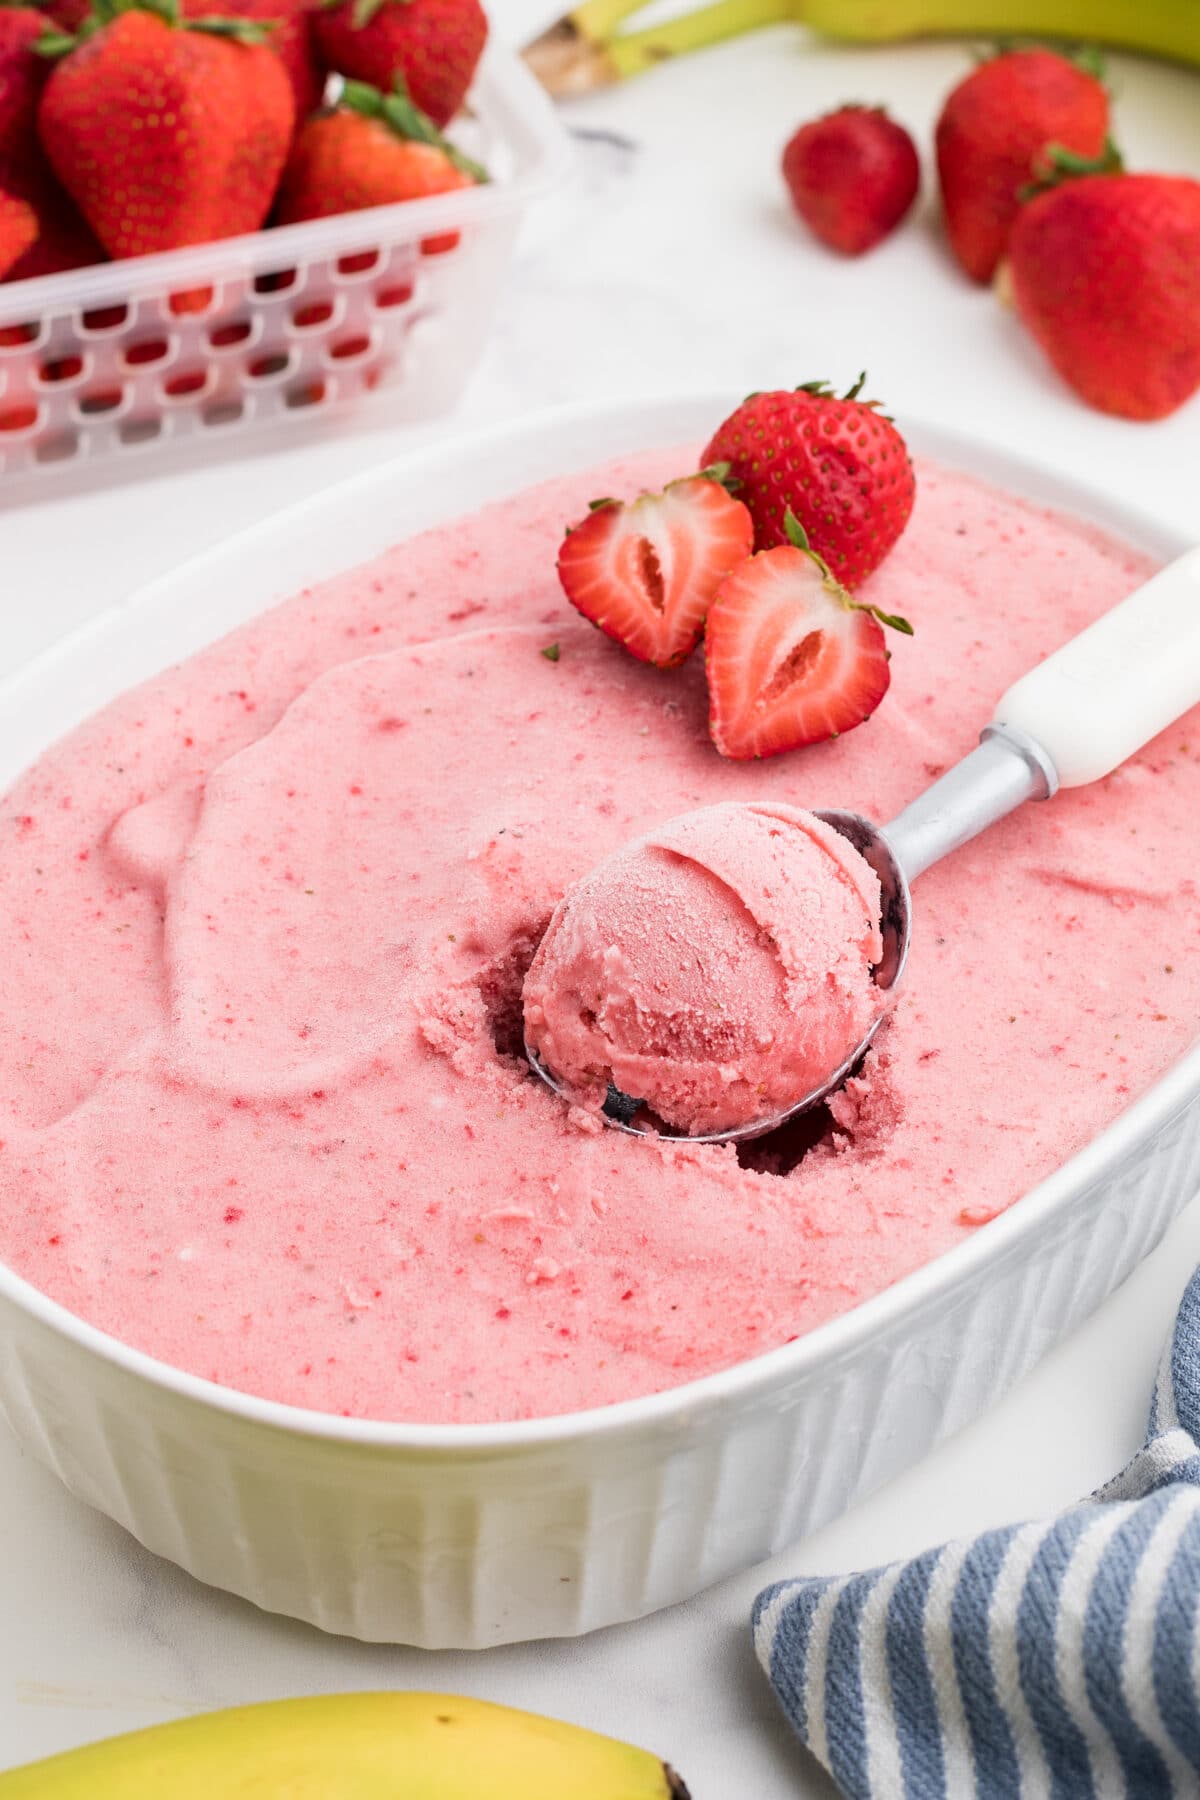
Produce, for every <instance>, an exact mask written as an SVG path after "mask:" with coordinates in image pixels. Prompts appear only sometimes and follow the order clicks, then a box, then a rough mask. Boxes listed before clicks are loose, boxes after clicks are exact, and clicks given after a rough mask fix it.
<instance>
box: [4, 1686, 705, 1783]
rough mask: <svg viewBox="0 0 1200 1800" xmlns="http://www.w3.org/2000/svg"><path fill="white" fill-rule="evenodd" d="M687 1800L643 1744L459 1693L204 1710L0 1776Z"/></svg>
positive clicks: (327, 1698) (332, 1697)
mask: <svg viewBox="0 0 1200 1800" xmlns="http://www.w3.org/2000/svg"><path fill="white" fill-rule="evenodd" d="M483 1796H487V1797H488V1800H507V1797H508V1796H511V1800H567V1797H568V1796H570V1797H571V1800H687V1789H686V1788H685V1787H684V1785H683V1783H682V1781H680V1779H679V1777H678V1776H677V1775H676V1774H674V1772H673V1771H672V1770H671V1769H669V1768H668V1767H667V1766H666V1764H665V1763H662V1762H660V1761H659V1760H658V1758H657V1757H654V1756H651V1755H650V1754H649V1753H648V1752H647V1751H645V1750H636V1749H634V1748H633V1746H632V1745H630V1744H622V1743H618V1742H617V1740H616V1739H615V1738H608V1737H600V1736H598V1735H597V1733H596V1732H594V1731H584V1730H582V1729H581V1728H580V1727H579V1726H576V1725H565V1724H563V1723H562V1722H561V1721H560V1720H558V1719H545V1718H541V1717H539V1716H538V1715H537V1714H535V1713H526V1712H514V1711H513V1710H512V1709H511V1708H510V1707H506V1706H492V1705H489V1704H488V1702H487V1701H486V1700H465V1699H461V1698H459V1697H458V1696H457V1695H454V1694H423V1693H408V1694H389V1693H375V1694H326V1695H319V1696H317V1697H316V1698H314V1699H307V1700H277V1701H272V1702H269V1703H268V1704H266V1705H264V1706H241V1707H237V1708H235V1709H233V1710H230V1711H227V1712H215V1713H202V1714H199V1715H198V1716H197V1717H195V1718H191V1719H181V1720H179V1721H178V1722H177V1723H176V1724H173V1725H156V1726H153V1727H152V1728H151V1729H150V1730H148V1731H134V1732H131V1733H129V1734H128V1735H127V1736H125V1737H116V1738H109V1739H107V1741H106V1742H104V1743H100V1744H92V1745H90V1746H89V1747H88V1748H86V1749H83V1750H68V1751H67V1752H66V1754H65V1755H63V1756H52V1757H50V1758H48V1760H46V1761H44V1762H37V1763H29V1764H27V1765H26V1766H25V1767H24V1768H22V1769H14V1770H12V1772H11V1773H10V1774H7V1775H4V1774H0V1800H482V1797H483Z"/></svg>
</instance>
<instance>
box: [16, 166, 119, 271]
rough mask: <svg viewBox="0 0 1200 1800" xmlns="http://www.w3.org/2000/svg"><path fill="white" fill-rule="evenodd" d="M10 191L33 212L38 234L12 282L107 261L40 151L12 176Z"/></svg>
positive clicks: (21, 259) (21, 258)
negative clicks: (31, 160)
mask: <svg viewBox="0 0 1200 1800" xmlns="http://www.w3.org/2000/svg"><path fill="white" fill-rule="evenodd" d="M8 179H9V183H10V191H12V192H14V193H15V194H16V195H17V196H18V197H19V198H20V199H21V200H22V201H23V202H24V203H25V204H26V205H27V206H28V207H29V208H30V210H31V211H32V212H33V214H34V216H35V218H36V220H37V235H36V238H35V239H34V241H33V243H31V244H30V246H29V248H28V249H27V250H26V251H25V253H24V255H23V256H21V257H20V258H19V259H18V261H17V262H15V263H14V264H13V265H12V267H11V268H10V269H9V271H8V274H7V276H6V277H5V279H6V280H8V281H31V280H32V279H33V278H34V277H35V276H38V275H59V274H61V273H62V272H63V271H64V270H65V269H84V268H90V267H91V266H92V264H94V263H101V262H104V260H105V254H104V246H103V245H102V244H100V243H98V242H97V240H96V237H95V235H94V233H93V232H92V231H91V230H90V229H89V226H88V223H87V220H86V219H85V218H84V217H83V214H82V213H81V212H80V211H79V208H78V207H77V206H76V204H75V202H74V201H73V200H72V199H71V196H70V195H69V194H68V193H67V192H66V191H65V190H64V188H63V187H62V185H61V183H60V182H59V181H58V180H57V178H56V176H55V174H54V171H53V169H52V168H51V167H50V164H49V162H48V161H47V160H46V157H45V154H44V153H43V152H42V151H41V150H40V149H39V150H38V152H37V157H36V160H35V161H33V162H31V163H26V164H24V165H23V166H22V168H21V171H20V173H19V174H16V173H11V172H10V174H9V177H8Z"/></svg>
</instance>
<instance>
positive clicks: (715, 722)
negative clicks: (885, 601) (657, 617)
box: [704, 512, 912, 759]
mask: <svg viewBox="0 0 1200 1800" xmlns="http://www.w3.org/2000/svg"><path fill="white" fill-rule="evenodd" d="M787 523H788V535H789V537H790V538H791V542H790V543H788V544H782V545H778V546H776V548H775V549H773V550H763V551H760V553H759V554H758V555H757V556H752V557H751V558H750V559H749V561H748V562H745V563H743V564H742V566H741V567H740V568H738V569H735V570H734V571H733V573H732V574H731V575H729V576H728V577H727V578H726V580H724V581H723V582H722V583H721V586H720V587H719V588H718V590H717V595H716V598H715V600H714V601H713V603H712V606H711V608H710V609H709V615H708V625H707V628H706V632H705V647H704V660H705V667H706V669H707V673H708V692H709V722H708V728H709V731H710V733H711V734H712V740H713V743H714V744H715V745H716V747H717V749H718V750H719V751H720V752H721V755H722V756H729V757H734V758H738V759H745V758H749V757H755V756H774V755H776V754H777V753H778V752H779V751H781V750H796V749H798V748H799V747H800V746H801V745H802V744H818V743H821V742H823V741H824V739H826V738H831V737H837V736H838V734H839V733H840V732H843V731H849V730H851V729H852V727H853V726H855V725H861V724H862V722H863V720H864V719H866V718H869V717H870V715H871V714H872V713H873V712H874V711H875V708H876V707H877V706H878V705H879V702H880V701H881V700H882V699H883V696H884V695H885V694H886V693H887V690H888V682H889V681H890V679H891V674H890V671H889V668H888V652H887V649H886V648H885V645H884V637H883V629H882V628H883V626H884V625H891V626H892V627H893V628H894V629H895V630H897V631H903V632H905V633H908V634H910V635H911V632H912V627H911V626H910V625H909V623H908V621H907V620H906V619H900V618H893V617H890V616H889V615H888V614H886V613H881V612H879V611H878V609H877V608H876V607H872V606H864V605H862V604H861V603H860V602H858V601H855V600H852V599H851V597H850V595H849V594H848V593H847V592H846V590H845V588H844V587H842V586H841V584H840V583H839V582H837V581H835V580H834V578H833V576H832V575H831V574H830V573H829V569H828V567H827V565H826V564H825V563H824V562H823V561H822V560H821V558H820V557H819V556H817V555H816V554H815V553H814V552H813V551H812V550H810V549H809V547H808V542H807V539H806V538H805V535H804V532H803V530H802V529H801V527H800V525H799V524H798V522H797V521H796V518H795V516H794V514H792V513H790V512H789V513H788V515H787Z"/></svg>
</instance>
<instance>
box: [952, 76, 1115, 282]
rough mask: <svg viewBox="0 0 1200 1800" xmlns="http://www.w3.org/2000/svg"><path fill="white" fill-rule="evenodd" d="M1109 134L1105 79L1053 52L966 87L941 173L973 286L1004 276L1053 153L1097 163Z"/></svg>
mask: <svg viewBox="0 0 1200 1800" xmlns="http://www.w3.org/2000/svg"><path fill="white" fill-rule="evenodd" d="M1108 129H1109V110H1108V92H1107V89H1106V88H1105V86H1104V84H1103V82H1102V81H1101V80H1100V79H1099V76H1098V75H1097V74H1096V73H1095V72H1093V71H1092V70H1090V69H1088V68H1084V67H1081V66H1080V65H1079V64H1078V63H1075V62H1072V61H1071V60H1070V59H1069V58H1068V57H1065V56H1060V55H1058V54H1057V52H1055V51H1053V50H1038V49H1035V50H1009V51H1005V52H1004V53H1003V54H1001V55H999V56H995V57H992V58H991V59H990V60H989V61H988V62H984V63H981V64H980V65H979V67H978V68H976V69H975V70H974V71H973V72H972V73H971V74H970V75H968V76H967V77H966V79H965V80H964V81H960V82H959V84H958V86H957V87H956V88H955V89H954V90H953V92H952V93H951V95H950V97H949V99H948V100H947V101H946V104H945V106H944V107H943V108H942V113H941V117H940V118H939V120H938V123H937V133H936V145H937V165H938V178H939V180H940V182H941V189H942V207H943V211H944V213H945V220H946V235H947V236H948V238H949V240H950V248H951V249H952V250H953V252H954V254H955V256H956V257H957V258H958V260H959V262H960V263H961V264H962V266H963V268H964V269H965V270H966V272H967V274H968V275H969V276H970V277H971V278H972V280H974V281H981V282H986V281H990V280H991V279H992V276H993V275H994V274H995V272H996V265H997V264H998V263H999V261H1000V258H1001V257H1002V256H1003V254H1004V250H1005V246H1006V245H1007V243H1008V234H1009V232H1010V230H1011V229H1012V223H1013V220H1014V219H1015V218H1016V216H1017V212H1018V210H1019V208H1020V204H1021V190H1022V188H1023V187H1025V186H1026V185H1027V184H1028V183H1029V182H1030V181H1032V180H1033V179H1034V178H1035V176H1037V175H1038V174H1039V173H1040V164H1041V162H1042V159H1043V158H1044V157H1045V155H1046V153H1047V151H1048V149H1049V147H1050V146H1051V145H1059V146H1061V147H1062V148H1063V149H1065V150H1069V151H1072V152H1074V153H1075V154H1076V155H1077V156H1083V157H1096V156H1099V155H1100V153H1101V151H1102V150H1103V148H1104V145H1105V141H1106V140H1107V137H1108Z"/></svg>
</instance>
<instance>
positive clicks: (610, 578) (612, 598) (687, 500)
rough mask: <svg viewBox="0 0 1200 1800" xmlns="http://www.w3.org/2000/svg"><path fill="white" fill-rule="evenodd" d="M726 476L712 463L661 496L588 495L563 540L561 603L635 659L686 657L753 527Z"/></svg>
mask: <svg viewBox="0 0 1200 1800" xmlns="http://www.w3.org/2000/svg"><path fill="white" fill-rule="evenodd" d="M728 475H729V471H728V469H726V468H723V467H719V466H718V467H715V468H709V469H705V470H704V471H703V473H702V474H699V475H689V476H686V477H685V478H684V479H683V480H681V481H673V482H671V483H670V485H669V486H668V487H666V488H664V490H663V491H662V493H661V494H641V495H639V497H638V498H637V499H636V500H629V501H620V500H597V501H593V503H592V509H591V511H590V513H589V514H588V516H587V518H586V519H584V520H583V521H582V523H581V524H579V525H576V526H575V527H574V528H573V529H572V530H570V531H568V533H567V535H566V537H565V538H564V540H563V543H562V547H561V549H560V550H559V553H558V576H559V580H560V581H561V582H562V585H563V590H564V592H565V593H566V596H567V598H568V600H570V602H571V604H572V606H574V607H576V608H577V609H578V611H579V612H581V613H582V614H583V616H584V618H585V619H590V620H591V622H592V624H593V625H596V626H598V627H599V629H600V630H601V631H603V632H604V633H605V634H606V636H608V637H610V638H612V639H614V640H615V642H616V643H618V644H621V645H622V646H623V647H624V648H625V649H626V650H628V651H629V653H630V655H631V656H636V657H637V658H638V660H639V661H640V662H648V663H654V664H655V665H656V666H657V667H658V668H660V669H673V668H675V667H676V665H677V664H679V663H681V662H683V660H684V658H685V657H687V656H690V655H691V653H692V651H693V650H694V649H695V647H696V645H697V643H698V642H699V639H700V634H701V632H702V631H703V629H704V621H705V618H706V616H707V613H708V609H709V606H710V605H711V603H712V598H713V595H714V594H715V593H716V591H717V588H718V586H719V585H720V583H721V581H722V580H723V579H724V577H725V576H726V575H728V573H729V571H730V570H731V569H733V568H735V567H736V566H737V564H738V563H740V562H744V561H745V560H746V558H747V557H748V556H749V555H750V551H751V549H752V548H753V536H754V527H753V524H752V522H751V519H750V514H749V513H748V512H747V510H746V508H745V507H744V506H743V505H742V503H741V501H740V500H738V499H737V498H735V496H734V495H733V494H731V493H730V492H729V491H728V490H727V489H726V487H725V486H724V485H723V482H724V481H725V480H727V479H728Z"/></svg>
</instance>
